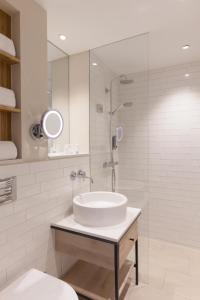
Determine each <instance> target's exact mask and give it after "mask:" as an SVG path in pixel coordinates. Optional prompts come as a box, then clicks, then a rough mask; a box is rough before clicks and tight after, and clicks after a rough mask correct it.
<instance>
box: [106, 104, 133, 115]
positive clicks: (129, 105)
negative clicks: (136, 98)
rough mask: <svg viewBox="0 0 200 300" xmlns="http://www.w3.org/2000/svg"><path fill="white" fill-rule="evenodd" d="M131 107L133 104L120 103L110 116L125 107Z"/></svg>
mask: <svg viewBox="0 0 200 300" xmlns="http://www.w3.org/2000/svg"><path fill="white" fill-rule="evenodd" d="M132 106H133V102H125V103H121V104H120V105H118V106H117V108H115V109H114V110H113V111H112V112H111V113H110V114H111V115H114V114H115V113H116V112H118V110H120V109H121V108H123V107H125V108H127V107H132Z"/></svg>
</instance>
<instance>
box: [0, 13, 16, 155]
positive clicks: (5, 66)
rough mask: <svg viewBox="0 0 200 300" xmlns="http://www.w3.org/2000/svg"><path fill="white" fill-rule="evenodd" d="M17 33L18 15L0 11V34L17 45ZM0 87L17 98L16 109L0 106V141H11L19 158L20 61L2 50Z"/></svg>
mask: <svg viewBox="0 0 200 300" xmlns="http://www.w3.org/2000/svg"><path fill="white" fill-rule="evenodd" d="M11 28H12V29H11ZM19 31H20V14H18V12H16V13H13V14H12V16H10V15H9V14H7V13H6V12H5V11H3V10H1V9H0V33H2V34H4V35H5V36H7V37H8V38H13V39H14V40H15V42H16V44H18V42H17V41H18V38H19ZM18 46H19V45H18ZM17 50H18V51H19V49H17ZM0 86H1V87H4V88H7V89H14V90H15V93H16V97H17V107H9V106H4V105H0V141H13V142H14V143H15V145H16V146H17V148H18V158H21V115H20V112H21V109H20V107H21V102H20V97H21V95H20V59H19V58H18V57H15V56H12V55H10V54H9V53H6V52H5V51H3V50H0Z"/></svg>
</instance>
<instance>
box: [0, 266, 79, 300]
mask: <svg viewBox="0 0 200 300" xmlns="http://www.w3.org/2000/svg"><path fill="white" fill-rule="evenodd" d="M36 299H37V300H78V296H77V295H76V293H75V291H74V290H73V289H72V287H71V286H70V285H68V284H67V283H65V282H64V281H62V280H60V279H57V278H55V277H53V276H50V275H47V274H45V273H43V272H40V271H38V270H36V269H31V270H29V271H28V272H26V273H25V274H23V275H22V276H21V277H19V278H18V279H17V280H15V281H14V282H12V283H11V284H10V285H9V286H7V287H6V288H5V289H4V290H2V291H1V292H0V300H36Z"/></svg>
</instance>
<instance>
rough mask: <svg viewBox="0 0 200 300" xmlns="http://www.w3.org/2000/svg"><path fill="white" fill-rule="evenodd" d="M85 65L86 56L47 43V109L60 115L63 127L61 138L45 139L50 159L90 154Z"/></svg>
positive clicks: (86, 72)
mask: <svg viewBox="0 0 200 300" xmlns="http://www.w3.org/2000/svg"><path fill="white" fill-rule="evenodd" d="M88 63H89V58H88V56H86V55H72V56H69V55H67V54H66V53H65V52H63V51H62V50H60V49H59V48H57V47H56V46H55V45H53V44H52V43H51V42H48V97H49V109H53V110H57V111H58V112H60V114H61V116H62V119H63V124H64V125H63V128H62V133H61V135H60V136H59V137H58V138H56V139H53V138H52V139H51V138H49V140H48V155H49V157H50V158H53V157H58V156H67V155H80V154H88V152H89V80H88V78H89V65H88ZM69 65H70V67H69Z"/></svg>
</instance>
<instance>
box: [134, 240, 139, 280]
mask: <svg viewBox="0 0 200 300" xmlns="http://www.w3.org/2000/svg"><path fill="white" fill-rule="evenodd" d="M138 256H139V255H138V240H137V241H136V242H135V284H136V285H138V284H139V263H138Z"/></svg>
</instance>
